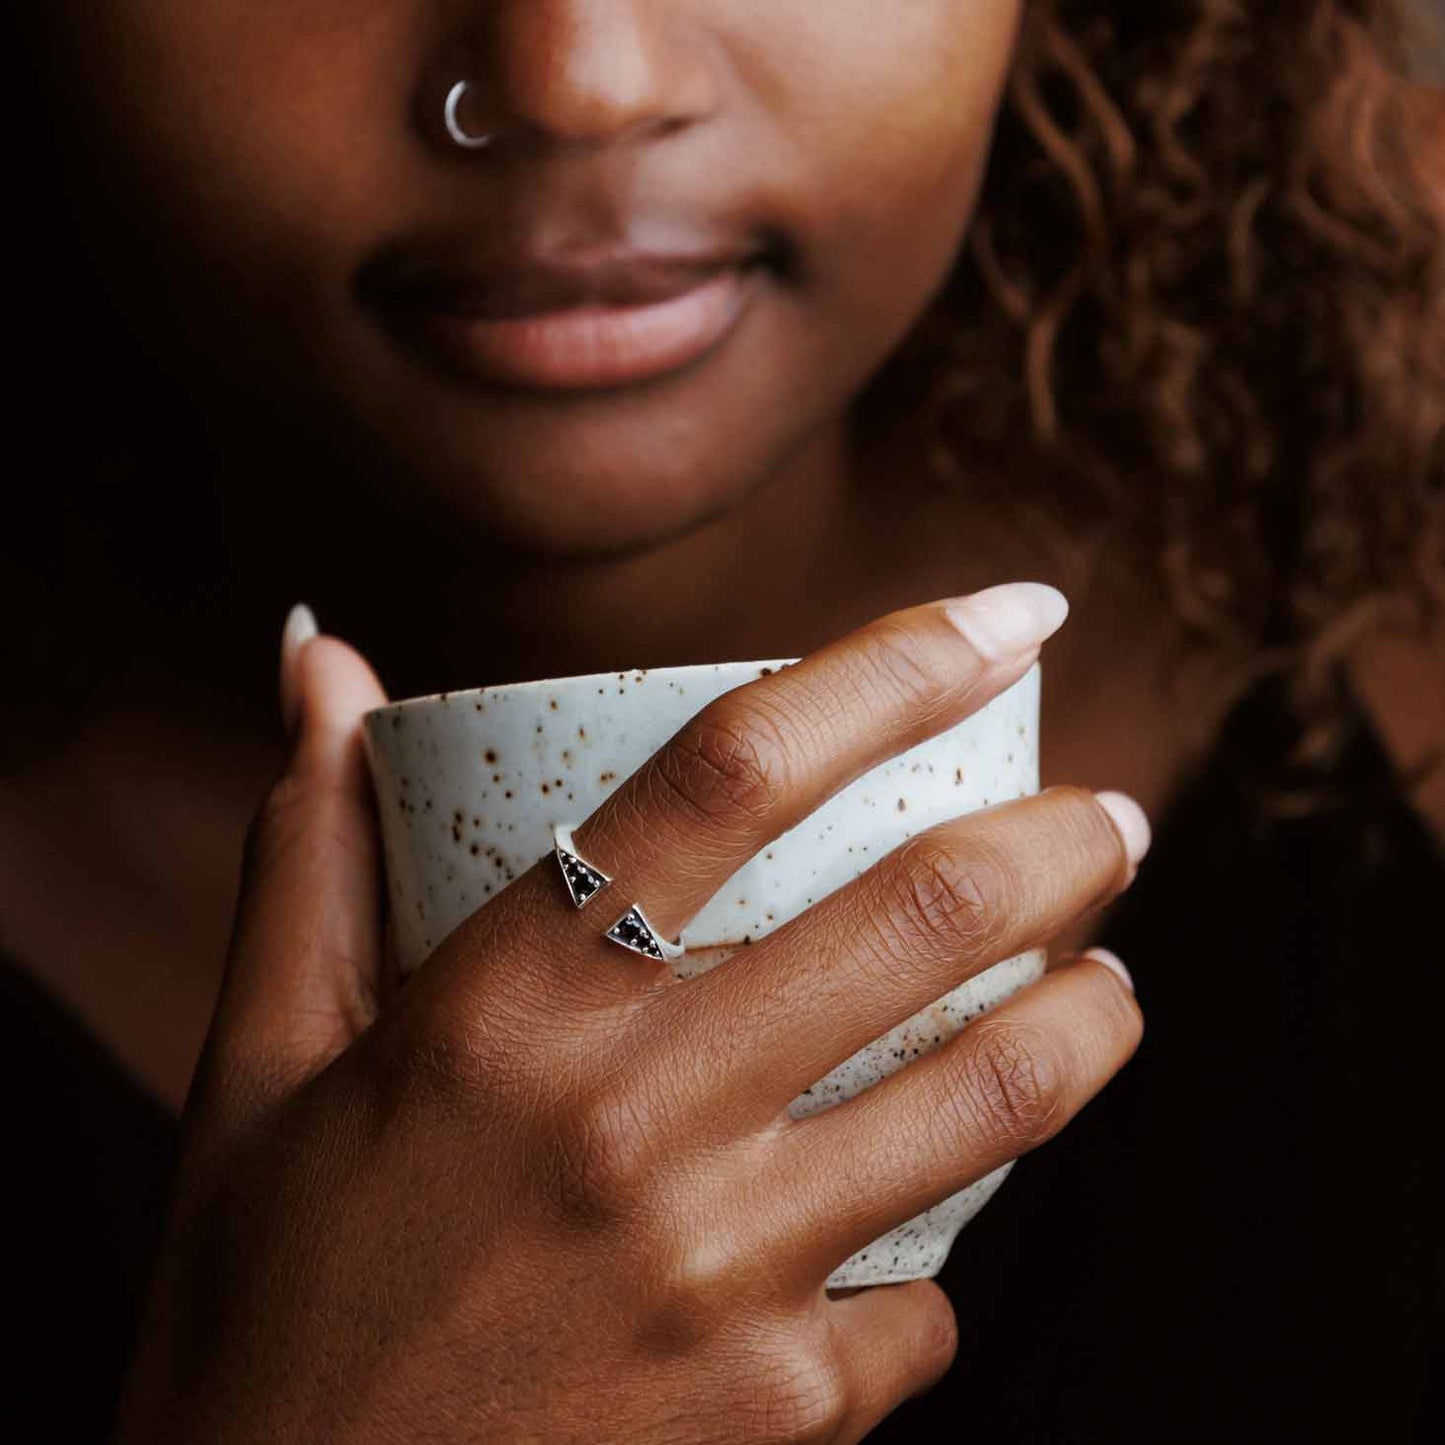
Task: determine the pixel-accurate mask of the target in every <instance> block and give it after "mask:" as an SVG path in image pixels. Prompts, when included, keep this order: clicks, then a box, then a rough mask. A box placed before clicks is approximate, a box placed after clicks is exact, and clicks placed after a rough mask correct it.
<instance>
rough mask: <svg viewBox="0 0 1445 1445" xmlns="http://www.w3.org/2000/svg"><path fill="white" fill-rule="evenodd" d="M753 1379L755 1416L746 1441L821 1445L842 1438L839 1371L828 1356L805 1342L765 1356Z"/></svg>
mask: <svg viewBox="0 0 1445 1445" xmlns="http://www.w3.org/2000/svg"><path fill="white" fill-rule="evenodd" d="M754 1378H755V1379H757V1381H758V1384H759V1388H758V1389H757V1391H756V1392H755V1394H754V1400H755V1409H756V1410H757V1416H756V1417H755V1418H754V1419H753V1420H752V1421H751V1422H749V1423H750V1427H751V1428H750V1431H749V1434H748V1435H747V1438H748V1439H749V1440H752V1439H757V1440H776V1441H787V1442H789V1445H826V1442H829V1441H832V1440H834V1439H836V1438H837V1437H838V1435H839V1434H841V1433H842V1430H843V1427H844V1425H845V1424H846V1423H847V1419H848V1413H849V1405H850V1400H849V1391H848V1387H847V1382H846V1380H845V1379H844V1377H843V1369H842V1366H841V1365H840V1363H839V1362H838V1360H837V1358H836V1357H835V1355H834V1354H833V1352H832V1351H830V1350H828V1349H825V1348H824V1347H822V1346H821V1345H818V1344H814V1343H811V1342H809V1341H806V1340H804V1341H796V1342H791V1343H789V1344H788V1345H787V1346H785V1347H782V1348H779V1349H776V1350H773V1351H770V1352H769V1354H768V1355H767V1357H766V1359H765V1360H763V1361H762V1362H760V1364H759V1367H758V1368H757V1370H756V1372H755V1374H754Z"/></svg>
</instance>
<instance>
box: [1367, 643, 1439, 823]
mask: <svg viewBox="0 0 1445 1445" xmlns="http://www.w3.org/2000/svg"><path fill="white" fill-rule="evenodd" d="M1348 672H1349V677H1350V682H1351V684H1352V686H1353V688H1354V691H1355V695H1356V696H1357V697H1358V698H1359V699H1360V701H1361V703H1362V704H1363V705H1364V707H1365V709H1366V711H1367V712H1368V713H1369V715H1370V719H1371V721H1372V722H1373V723H1374V726H1375V730H1376V733H1377V734H1378V736H1379V737H1380V740H1381V742H1382V743H1383V745H1384V747H1385V749H1386V751H1387V752H1388V754H1389V755H1390V760H1391V762H1392V763H1393V765H1394V768H1395V772H1396V774H1397V775H1398V776H1399V777H1400V778H1402V779H1404V780H1407V781H1409V782H1410V783H1411V786H1410V788H1409V793H1408V796H1409V801H1410V802H1411V803H1412V804H1413V805H1414V807H1415V809H1416V811H1417V812H1418V813H1419V814H1420V816H1421V817H1422V818H1423V819H1424V821H1425V822H1426V824H1427V825H1428V826H1429V827H1430V828H1431V830H1432V831H1433V832H1434V834H1435V837H1436V839H1437V840H1438V841H1439V843H1440V845H1441V847H1442V848H1445V623H1438V624H1437V625H1436V626H1435V628H1434V630H1433V631H1431V632H1428V633H1421V632H1420V631H1419V630H1417V629H1410V628H1406V627H1403V626H1381V627H1379V628H1377V629H1372V630H1371V631H1370V632H1369V634H1368V635H1367V636H1365V637H1362V638H1361V640H1360V642H1359V643H1358V644H1357V645H1356V646H1355V647H1354V648H1353V649H1352V650H1351V652H1350V654H1349V662H1348Z"/></svg>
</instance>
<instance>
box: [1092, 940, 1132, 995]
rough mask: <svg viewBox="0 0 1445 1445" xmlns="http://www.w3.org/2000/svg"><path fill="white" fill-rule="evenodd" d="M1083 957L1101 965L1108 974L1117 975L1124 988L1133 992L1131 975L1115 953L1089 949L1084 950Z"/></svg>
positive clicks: (1100, 949)
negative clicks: (1121, 980)
mask: <svg viewBox="0 0 1445 1445" xmlns="http://www.w3.org/2000/svg"><path fill="white" fill-rule="evenodd" d="M1084 957H1085V958H1092V959H1093V960H1094V962H1095V963H1102V964H1103V965H1104V967H1105V968H1107V969H1108V970H1109V972H1110V973H1114V974H1118V976H1119V977H1120V978H1121V979H1123V980H1124V984H1125V987H1127V988H1128V990H1129V992H1130V993H1133V992H1134V978H1133V975H1132V974H1130V972H1129V970H1128V969H1127V968H1125V967H1124V960H1123V959H1122V958H1120V957H1119V955H1118V954H1117V953H1114V952H1112V951H1111V950H1109V949H1107V948H1090V949H1086V950H1085V952H1084Z"/></svg>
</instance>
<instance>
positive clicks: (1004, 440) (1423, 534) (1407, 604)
mask: <svg viewBox="0 0 1445 1445" xmlns="http://www.w3.org/2000/svg"><path fill="white" fill-rule="evenodd" d="M1440 53H1441V51H1440V39H1439V34H1438V31H1436V30H1435V29H1434V28H1433V26H1431V25H1430V23H1429V22H1428V21H1427V20H1426V19H1425V17H1423V16H1422V15H1419V14H1416V13H1414V12H1412V11H1410V10H1409V9H1408V8H1407V7H1406V6H1405V5H1403V4H1402V3H1401V0H1276V3H1270V4H1262V3H1261V4H1252V5H1251V4H1246V3H1243V0H1152V3H1148V4H1139V5H1129V4H1122V3H1120V0H1028V3H1027V6H1026V12H1025V16H1024V19H1023V28H1022V35H1021V39H1020V49H1019V53H1018V57H1017V61H1016V64H1015V68H1014V72H1013V76H1012V80H1011V84H1010V89H1009V94H1008V100H1007V104H1006V105H1005V107H1004V111H1003V114H1002V116H1001V119H1000V123H999V129H998V133H997V136H996V140H995V145H994V153H993V157H992V162H991V169H990V172H989V175H988V177H987V179H986V181H985V185H984V191H983V194H982V197H981V202H980V209H979V212H978V215H977V218H976V220H975V223H974V226H973V230H972V235H971V242H970V244H969V246H968V247H967V248H966V251H965V254H964V255H963V256H962V257H961V258H960V261H959V264H958V266H957V267H956V270H955V274H954V275H953V276H952V277H951V278H950V280H949V282H948V284H947V286H946V287H945V289H944V290H943V291H942V292H941V293H940V296H939V297H938V298H937V300H936V301H935V303H934V305H933V307H932V309H931V312H930V314H929V315H928V316H927V317H926V318H925V320H924V322H923V323H922V324H921V325H920V326H919V327H918V328H917V330H916V332H915V333H914V335H913V336H912V337H911V338H910V341H909V343H908V344H907V345H906V346H905V348H904V349H903V350H902V351H901V352H900V354H899V357H898V358H897V362H898V366H899V368H901V369H903V370H905V371H906V372H907V374H908V375H909V376H910V377H911V378H913V379H914V381H915V383H916V385H917V389H918V391H919V392H920V393H921V399H920V400H918V401H917V402H916V403H915V405H916V418H917V420H918V421H919V422H920V423H921V425H922V426H923V428H924V434H925V437H926V442H927V446H928V455H929V457H930V459H931V463H932V469H933V470H934V472H935V473H937V474H938V475H939V476H942V477H944V478H949V477H954V476H958V477H962V476H963V475H967V477H968V479H969V485H970V487H973V488H975V489H976V488H977V485H978V479H979V477H980V475H981V476H983V477H988V476H995V477H1000V478H1005V479H1006V487H1007V495H1006V496H1000V497H999V498H998V500H999V501H1000V502H1002V503H1003V504H1004V505H1007V506H1009V507H1011V508H1025V509H1032V510H1034V511H1036V512H1039V513H1047V514H1048V515H1049V516H1050V517H1052V518H1054V519H1056V520H1061V521H1063V522H1064V523H1065V524H1066V525H1069V526H1072V527H1073V528H1075V529H1078V528H1088V527H1090V526H1093V525H1097V524H1099V523H1103V524H1106V525H1108V526H1111V527H1113V528H1116V529H1118V530H1119V532H1120V533H1121V534H1122V535H1123V536H1124V537H1125V538H1126V539H1127V543H1128V545H1129V547H1130V549H1131V551H1133V552H1134V553H1135V554H1136V555H1138V556H1139V557H1141V558H1143V557H1148V558H1151V559H1153V561H1154V565H1156V567H1157V582H1158V584H1159V587H1160V589H1161V592H1162V594H1163V596H1164V597H1165V598H1167V601H1168V604H1169V605H1171V606H1172V607H1173V608H1174V609H1175V610H1176V611H1177V613H1178V614H1179V616H1180V617H1181V619H1182V620H1183V622H1184V623H1185V625H1186V629H1187V633H1188V635H1189V636H1190V637H1192V638H1193V639H1195V640H1196V641H1198V642H1200V643H1204V644H1217V643H1221V642H1224V643H1232V644H1236V645H1238V644H1241V643H1242V644H1244V645H1245V646H1246V647H1250V648H1252V649H1255V652H1254V655H1255V656H1256V657H1257V658H1258V662H1259V667H1260V669H1261V670H1278V671H1281V672H1283V673H1284V674H1285V676H1286V679H1287V683H1288V696H1289V698H1290V700H1291V702H1292V703H1293V704H1294V707H1295V709H1296V712H1297V715H1298V717H1299V720H1300V722H1301V734H1300V741H1299V745H1298V749H1297V754H1296V760H1297V761H1308V760H1310V759H1313V760H1315V761H1316V762H1320V761H1327V760H1328V759H1329V757H1330V756H1331V755H1332V753H1333V752H1334V750H1335V749H1336V748H1337V747H1338V746H1339V742H1340V738H1341V726H1340V724H1341V719H1342V717H1343V713H1344V702H1343V697H1342V691H1341V688H1342V683H1341V673H1340V670H1339V667H1338V663H1339V660H1340V658H1341V657H1342V654H1343V652H1344V649H1345V648H1346V646H1347V645H1348V644H1349V643H1350V642H1352V641H1353V640H1354V639H1356V638H1357V637H1358V636H1359V634H1360V631H1361V629H1362V628H1363V627H1365V626H1367V625H1369V624H1370V623H1371V622H1373V621H1374V620H1377V619H1379V617H1380V616H1381V615H1382V613H1384V612H1386V611H1389V610H1392V609H1394V610H1398V609H1400V608H1401V606H1402V604H1403V606H1404V609H1405V610H1406V612H1407V613H1409V614H1410V615H1411V616H1412V617H1413V619H1414V621H1415V623H1416V625H1420V626H1429V625H1430V624H1431V623H1432V622H1433V620H1434V619H1435V618H1437V617H1438V616H1439V615H1440V614H1441V612H1442V611H1445V517H1442V508H1445V93H1442V92H1441V90H1439V89H1438V88H1436V87H1434V86H1432V85H1431V84H1429V83H1428V82H1427V81H1426V80H1425V78H1424V77H1423V76H1421V75H1419V74H1418V73H1416V72H1417V70H1418V62H1419V60H1420V58H1422V57H1432V56H1436V55H1439V54H1440ZM1031 463H1032V464H1031ZM1418 781H1419V779H1417V780H1416V782H1417V783H1418Z"/></svg>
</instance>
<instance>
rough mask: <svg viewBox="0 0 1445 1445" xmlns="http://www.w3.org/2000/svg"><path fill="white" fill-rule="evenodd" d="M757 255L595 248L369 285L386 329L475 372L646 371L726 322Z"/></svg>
mask: <svg viewBox="0 0 1445 1445" xmlns="http://www.w3.org/2000/svg"><path fill="white" fill-rule="evenodd" d="M760 270H761V256H760V255H759V254H758V253H756V252H754V253H751V254H742V253H733V254H730V255H723V254H718V253H712V254H706V255H704V254H691V255H686V254H684V255H678V254H673V255H661V254H643V253H637V252H631V253H618V252H612V253H606V254H597V253H593V254H592V255H588V256H572V257H565V258H545V257H532V258H523V259H521V260H509V261H507V262H504V263H502V264H500V265H497V266H492V267H488V268H485V269H480V270H479V269H471V268H455V269H453V268H441V269H430V270H425V269H424V270H420V271H412V272H410V273H409V274H408V273H404V272H403V273H395V272H394V273H393V274H392V275H391V276H390V277H389V278H384V279H382V280H381V282H380V284H378V285H376V286H374V287H373V288H372V291H371V295H372V299H373V301H374V302H375V303H376V304H377V307H378V309H379V311H380V313H381V314H382V316H383V317H384V318H385V319H386V321H387V322H388V324H389V326H390V327H391V329H392V330H393V331H394V332H395V333H397V334H398V335H400V336H401V337H402V338H403V339H405V340H406V341H407V342H408V343H409V344H410V345H412V346H413V347H415V348H417V349H419V350H420V351H421V352H422V353H423V354H424V355H426V356H428V357H429V358H430V359H431V360H432V361H434V362H437V363H440V364H442V365H443V366H445V367H446V368H448V369H450V370H453V371H458V370H460V371H461V372H462V373H463V374H464V375H466V376H468V377H470V378H471V379H474V380H477V381H481V382H483V383H490V384H493V385H502V386H509V387H520V388H525V389H532V390H542V391H556V390H591V389H598V388H606V387H616V386H625V385H630V384H635V383H638V382H642V381H647V380H650V379H652V378H655V377H658V376H662V375H665V374H667V373H669V372H672V371H676V370H679V369H681V368H682V367H684V366H687V365H689V364H690V363H692V362H694V361H697V360H699V359H700V358H701V357H702V356H704V355H705V354H706V353H708V352H709V351H711V350H712V349H713V348H714V347H716V346H717V345H719V344H720V343H721V342H722V340H723V339H724V338H725V337H726V336H727V335H728V334H729V332H731V331H732V329H733V328H734V326H735V325H736V324H737V322H738V319H739V318H740V317H741V315H742V313H743V311H744V310H745V308H746V306H747V303H748V301H749V299H750V298H751V296H752V294H753V291H754V290H755V288H756V285H757V282H758V273H759V271H760Z"/></svg>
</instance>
